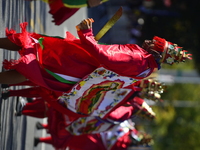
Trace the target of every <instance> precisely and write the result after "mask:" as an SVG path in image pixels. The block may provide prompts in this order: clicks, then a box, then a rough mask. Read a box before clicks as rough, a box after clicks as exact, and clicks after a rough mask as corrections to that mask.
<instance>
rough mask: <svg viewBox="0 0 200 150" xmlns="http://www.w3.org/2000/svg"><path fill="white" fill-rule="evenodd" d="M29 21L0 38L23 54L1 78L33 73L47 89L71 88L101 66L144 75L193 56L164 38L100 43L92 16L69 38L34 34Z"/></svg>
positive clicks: (3, 80)
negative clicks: (138, 41)
mask: <svg viewBox="0 0 200 150" xmlns="http://www.w3.org/2000/svg"><path fill="white" fill-rule="evenodd" d="M26 25H27V24H26V23H23V24H21V28H22V33H18V34H17V33H15V31H14V30H10V31H9V30H7V31H6V35H7V38H0V47H1V48H4V49H8V50H15V51H19V53H20V55H21V57H20V58H19V59H18V60H11V61H6V60H5V61H4V67H5V68H6V69H10V70H9V71H6V72H2V73H0V83H5V84H15V83H19V82H23V81H25V80H26V78H27V79H29V80H30V81H31V82H33V83H35V84H37V85H39V86H42V87H45V88H47V89H50V90H55V91H63V92H66V91H67V90H69V89H71V88H72V86H73V84H74V83H76V82H78V81H80V80H81V79H82V78H83V77H84V76H86V75H88V74H89V73H91V72H92V71H94V70H95V69H96V68H98V67H99V66H100V65H101V66H103V67H104V68H106V69H108V70H111V71H113V72H115V73H118V74H119V75H121V76H127V77H131V78H137V79H142V78H144V77H147V76H148V75H150V74H151V73H152V72H153V71H154V70H155V69H156V68H159V66H160V63H163V62H164V63H169V64H172V63H173V62H182V61H184V60H185V59H186V58H190V57H189V56H190V55H189V54H186V52H185V51H182V50H181V48H179V47H178V46H175V45H173V44H171V43H170V42H167V41H166V40H164V39H161V38H159V37H154V39H153V40H150V41H145V42H144V45H143V48H144V49H143V48H141V47H139V46H138V45H136V44H125V45H120V44H114V45H99V44H98V43H97V41H95V39H94V36H93V34H92V20H91V19H85V20H83V21H82V22H81V23H80V24H79V25H78V26H79V28H80V30H79V31H78V35H79V38H80V39H77V38H75V37H74V36H73V35H71V34H70V33H69V32H67V35H66V38H65V39H62V38H56V37H49V36H44V35H40V34H37V33H29V32H27V31H26V29H25V28H26ZM144 72H145V73H144ZM139 74H140V75H141V76H140V77H139V76H138V75H139Z"/></svg>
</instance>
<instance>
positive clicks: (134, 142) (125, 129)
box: [34, 120, 153, 150]
mask: <svg viewBox="0 0 200 150" xmlns="http://www.w3.org/2000/svg"><path fill="white" fill-rule="evenodd" d="M39 126H40V129H41V128H42V127H43V129H45V128H46V125H45V124H40V125H39ZM68 140H69V141H68V142H67V143H68V149H70V150H87V149H95V150H96V149H97V150H126V149H128V148H129V147H140V146H141V147H147V146H148V147H149V146H151V145H152V144H153V140H152V137H151V136H150V135H149V134H146V133H144V132H141V131H138V130H137V129H135V127H134V123H133V122H132V121H131V120H126V121H124V122H122V123H120V124H118V125H115V126H114V127H113V128H112V129H110V130H108V131H105V132H101V133H97V134H85V135H79V136H75V135H74V136H71V138H70V139H68ZM39 143H45V144H53V140H52V137H41V138H35V140H34V145H35V146H37V145H38V144H39Z"/></svg>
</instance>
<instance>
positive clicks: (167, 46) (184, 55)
mask: <svg viewBox="0 0 200 150" xmlns="http://www.w3.org/2000/svg"><path fill="white" fill-rule="evenodd" d="M153 43H154V46H153V49H154V50H156V51H157V52H159V53H160V54H161V55H162V58H161V60H160V63H167V64H170V65H172V64H173V63H174V62H178V63H179V62H185V60H186V59H192V57H191V56H192V54H188V52H187V51H186V50H182V47H179V46H178V45H177V44H174V43H171V42H168V41H166V40H165V39H163V38H160V37H158V36H154V38H153Z"/></svg>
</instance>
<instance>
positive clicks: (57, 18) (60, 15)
mask: <svg viewBox="0 0 200 150" xmlns="http://www.w3.org/2000/svg"><path fill="white" fill-rule="evenodd" d="M78 10H79V8H67V7H62V8H60V9H59V10H58V11H57V12H56V13H51V11H49V13H50V14H51V15H52V18H53V20H52V22H54V23H55V25H61V24H62V23H63V22H64V21H66V20H67V19H69V18H70V17H71V16H73V15H74V14H75V13H76V12H77V11H78Z"/></svg>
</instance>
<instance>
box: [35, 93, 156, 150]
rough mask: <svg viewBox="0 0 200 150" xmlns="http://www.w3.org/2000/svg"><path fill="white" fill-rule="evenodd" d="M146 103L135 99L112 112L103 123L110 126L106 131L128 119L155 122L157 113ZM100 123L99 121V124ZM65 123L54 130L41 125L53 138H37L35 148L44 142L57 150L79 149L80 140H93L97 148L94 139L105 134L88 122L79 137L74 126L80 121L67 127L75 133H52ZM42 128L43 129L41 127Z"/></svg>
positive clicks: (67, 131) (63, 131) (66, 131)
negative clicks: (65, 149) (144, 119)
mask: <svg viewBox="0 0 200 150" xmlns="http://www.w3.org/2000/svg"><path fill="white" fill-rule="evenodd" d="M144 103H145V102H144V100H143V99H141V98H139V97H135V98H134V99H133V100H132V101H131V102H130V103H129V102H128V103H127V105H126V106H120V107H119V108H117V109H115V110H114V111H112V112H111V113H110V114H109V115H108V117H107V119H106V120H107V121H106V120H104V122H103V123H104V124H107V125H109V128H107V129H106V130H105V131H107V130H111V129H115V127H116V126H118V125H119V124H120V123H121V122H123V121H125V120H127V119H130V118H132V117H142V118H146V119H149V120H153V119H154V118H155V113H154V112H153V111H152V110H151V109H150V108H148V107H146V105H144ZM144 106H145V107H144ZM49 117H50V116H49ZM80 120H81V119H80ZM94 120H97V119H93V121H94ZM98 121H99V120H97V122H98ZM112 122H113V123H112ZM114 122H115V123H114ZM63 123H64V122H60V123H59V124H58V125H57V126H54V128H51V127H49V125H40V126H45V127H44V128H45V129H47V131H48V133H50V134H51V137H45V138H44V137H41V138H35V146H37V144H38V143H40V142H44V143H46V144H52V145H53V146H54V147H55V148H56V149H60V148H66V147H71V148H77V140H78V139H85V140H91V141H90V142H93V144H94V145H95V146H97V145H96V143H95V142H94V141H93V140H92V139H94V138H100V132H103V131H98V129H97V128H96V129H95V128H94V127H95V126H93V125H90V124H89V122H87V125H85V126H83V127H81V128H80V129H81V131H79V135H76V134H75V132H74V131H75V128H74V125H76V124H77V123H78V121H76V122H74V123H72V124H70V125H69V126H68V127H66V126H65V128H66V129H67V128H68V129H70V128H73V129H74V131H72V130H71V131H70V130H66V129H65V130H61V128H59V130H61V131H62V133H61V132H60V135H59V136H58V134H59V133H58V132H57V133H56V135H55V134H52V133H55V131H54V132H52V130H57V129H58V128H55V127H58V126H59V127H61V124H63ZM99 123H100V122H99ZM84 124H86V122H84ZM99 126H101V124H99ZM41 128H43V127H41ZM41 128H40V129H41ZM73 132H74V133H73ZM96 133H98V134H96ZM57 136H58V137H59V138H58V139H57V138H56V137H57ZM126 136H127V135H126ZM60 137H63V138H62V139H61V138H60ZM78 141H79V140H78ZM83 141H84V140H83ZM83 141H80V143H79V145H80V146H81V145H82V144H81V143H82V142H83ZM95 141H97V143H98V142H100V141H98V140H95ZM119 141H120V140H119ZM126 142H127V141H126ZM128 142H130V141H128ZM87 146H88V145H83V146H81V147H82V148H83V149H87V148H88V147H87ZM98 146H99V145H98ZM121 146H122V145H121ZM100 147H104V146H103V145H101V146H100ZM100 147H99V148H100ZM122 147H123V146H122ZM104 148H105V147H104Z"/></svg>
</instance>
